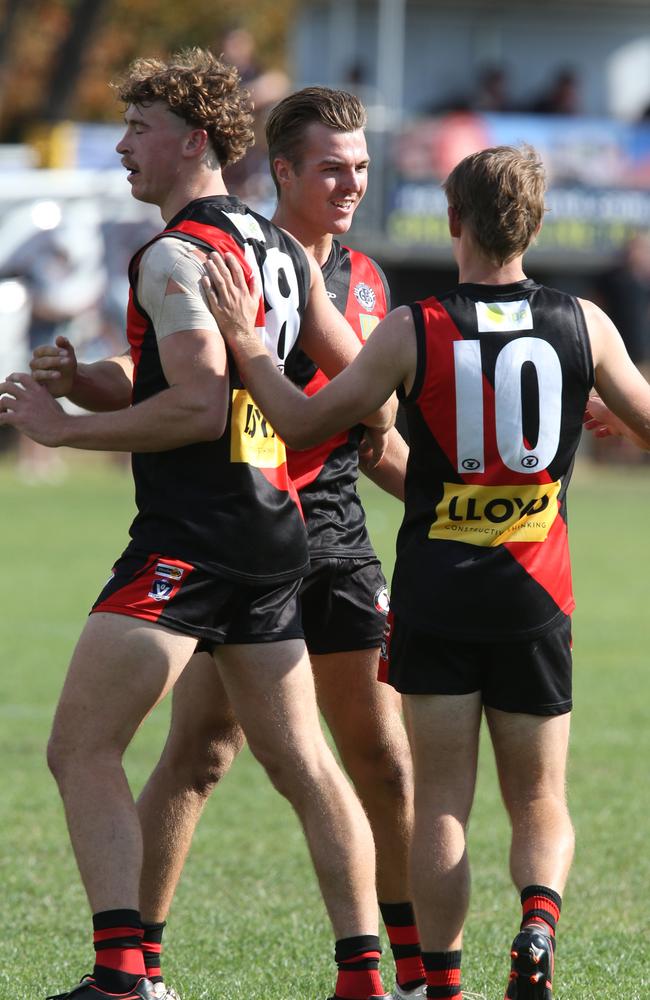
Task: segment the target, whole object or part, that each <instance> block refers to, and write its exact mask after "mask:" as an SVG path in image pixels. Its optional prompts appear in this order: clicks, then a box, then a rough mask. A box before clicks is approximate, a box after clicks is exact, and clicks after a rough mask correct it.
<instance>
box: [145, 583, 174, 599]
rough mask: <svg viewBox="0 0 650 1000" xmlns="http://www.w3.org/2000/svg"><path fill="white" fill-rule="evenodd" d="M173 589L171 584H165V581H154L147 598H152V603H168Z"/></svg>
mask: <svg viewBox="0 0 650 1000" xmlns="http://www.w3.org/2000/svg"><path fill="white" fill-rule="evenodd" d="M173 589H174V588H173V586H172V584H171V583H167V581H166V580H154V582H153V583H152V585H151V590H150V591H149V597H153V599H154V601H168V600H169V598H170V597H171V596H172V591H173Z"/></svg>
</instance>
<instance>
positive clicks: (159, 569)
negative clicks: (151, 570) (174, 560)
mask: <svg viewBox="0 0 650 1000" xmlns="http://www.w3.org/2000/svg"><path fill="white" fill-rule="evenodd" d="M184 572H185V570H184V569H181V567H180V566H170V565H169V563H163V562H159V563H158V565H157V566H156V576H161V577H162V578H163V579H164V580H181V579H182V578H183V573H184Z"/></svg>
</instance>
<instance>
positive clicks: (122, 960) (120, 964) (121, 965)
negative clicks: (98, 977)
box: [95, 948, 146, 976]
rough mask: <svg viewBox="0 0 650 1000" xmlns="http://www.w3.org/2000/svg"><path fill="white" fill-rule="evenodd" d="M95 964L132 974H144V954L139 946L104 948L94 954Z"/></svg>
mask: <svg viewBox="0 0 650 1000" xmlns="http://www.w3.org/2000/svg"><path fill="white" fill-rule="evenodd" d="M95 962H96V964H97V965H103V966H104V968H106V969H114V970H115V971H116V972H126V973H128V974H129V975H132V976H144V975H146V969H145V967H144V956H143V954H142V952H141V951H140V949H139V948H105V949H104V950H103V951H98V952H97V954H96V955H95Z"/></svg>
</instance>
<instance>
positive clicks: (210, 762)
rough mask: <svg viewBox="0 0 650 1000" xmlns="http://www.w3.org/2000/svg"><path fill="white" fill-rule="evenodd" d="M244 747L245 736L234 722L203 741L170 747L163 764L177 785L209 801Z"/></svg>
mask: <svg viewBox="0 0 650 1000" xmlns="http://www.w3.org/2000/svg"><path fill="white" fill-rule="evenodd" d="M243 745H244V734H243V733H242V731H241V728H240V727H239V725H238V724H237V723H234V722H233V724H232V726H228V727H224V728H223V729H220V730H219V731H218V732H216V733H215V732H212V733H210V734H209V735H208V736H207V737H206V738H201V734H195V736H194V738H193V739H191V740H189V741H187V742H185V741H184V742H183V744H182V745H181V744H173V745H172V746H170V747H168V748H167V752H166V753H165V755H164V757H163V763H164V765H165V766H166V767H167V768H169V769H170V770H172V771H174V772H176V774H177V775H178V780H177V783H178V784H182V785H183V786H184V787H185V788H186V789H188V790H189V791H191V792H192V793H194V794H195V795H198V796H200V797H201V798H208V797H209V796H210V795H211V793H212V792H213V791H214V789H215V787H216V786H217V785H218V784H219V782H220V781H221V779H222V778H223V777H224V776H225V775H226V774H227V773H228V771H229V770H230V767H231V765H232V763H233V761H234V759H235V757H236V756H237V754H238V753H239V751H240V750H241V749H242V747H243Z"/></svg>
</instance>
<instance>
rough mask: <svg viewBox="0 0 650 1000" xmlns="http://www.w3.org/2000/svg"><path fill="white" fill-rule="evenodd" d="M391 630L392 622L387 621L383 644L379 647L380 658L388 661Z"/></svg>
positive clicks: (382, 639)
mask: <svg viewBox="0 0 650 1000" xmlns="http://www.w3.org/2000/svg"><path fill="white" fill-rule="evenodd" d="M391 630H392V624H391V622H386V625H385V627H384V634H383V636H382V637H381V646H380V648H379V657H380V659H382V660H385V661H386V662H388V650H389V647H390V635H391ZM380 679H381V678H380Z"/></svg>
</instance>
